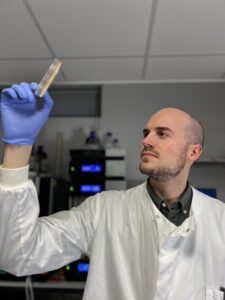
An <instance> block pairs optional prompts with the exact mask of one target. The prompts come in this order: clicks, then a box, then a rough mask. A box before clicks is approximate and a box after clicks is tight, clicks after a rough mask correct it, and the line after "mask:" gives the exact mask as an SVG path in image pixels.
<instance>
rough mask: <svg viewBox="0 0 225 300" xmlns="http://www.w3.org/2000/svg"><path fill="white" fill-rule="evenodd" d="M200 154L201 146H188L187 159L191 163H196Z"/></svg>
mask: <svg viewBox="0 0 225 300" xmlns="http://www.w3.org/2000/svg"><path fill="white" fill-rule="evenodd" d="M201 154H202V146H201V145H200V144H194V145H190V149H189V155H188V158H189V159H190V160H191V161H193V162H194V161H196V160H198V159H199V157H200V156H201Z"/></svg>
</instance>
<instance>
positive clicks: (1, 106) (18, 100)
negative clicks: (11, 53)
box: [0, 82, 53, 145]
mask: <svg viewBox="0 0 225 300" xmlns="http://www.w3.org/2000/svg"><path fill="white" fill-rule="evenodd" d="M37 87H38V84H37V83H35V82H32V83H26V82H22V83H20V84H14V85H12V86H11V87H10V88H6V89H3V90H2V93H1V99H0V111H1V122H2V132H3V133H2V134H3V136H2V140H3V141H4V142H5V143H7V144H14V145H32V144H33V143H34V140H35V138H36V136H37V135H38V133H39V131H40V130H41V128H42V127H43V126H44V124H45V122H46V121H47V119H48V116H49V113H50V111H51V109H52V106H53V101H52V99H51V97H50V95H49V93H48V92H46V93H45V94H44V96H43V103H42V105H41V107H39V108H38V107H37V103H36V96H35V94H34V93H35V91H36V89H37Z"/></svg>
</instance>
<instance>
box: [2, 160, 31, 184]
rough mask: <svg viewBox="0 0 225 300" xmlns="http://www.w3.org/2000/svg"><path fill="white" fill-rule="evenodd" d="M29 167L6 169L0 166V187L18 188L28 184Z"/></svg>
mask: <svg viewBox="0 0 225 300" xmlns="http://www.w3.org/2000/svg"><path fill="white" fill-rule="evenodd" d="M28 178H29V165H27V166H25V167H22V168H17V169H6V168H3V167H2V166H0V185H1V186H2V187H9V188H10V187H14V188H15V187H17V186H21V185H23V184H25V183H27V182H28Z"/></svg>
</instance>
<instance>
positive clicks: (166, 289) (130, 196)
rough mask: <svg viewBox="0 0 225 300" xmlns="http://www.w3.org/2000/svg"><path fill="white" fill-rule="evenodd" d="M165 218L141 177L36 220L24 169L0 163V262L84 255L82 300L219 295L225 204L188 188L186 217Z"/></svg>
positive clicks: (16, 270) (43, 262)
mask: <svg viewBox="0 0 225 300" xmlns="http://www.w3.org/2000/svg"><path fill="white" fill-rule="evenodd" d="M3 173H4V174H3ZM10 182H12V184H10ZM12 185H13V186H14V187H13V186H12ZM170 224H171V223H170V222H169V221H168V220H166V218H165V217H164V216H163V215H162V214H161V213H160V212H159V211H158V210H157V209H156V208H155V207H154V204H153V203H152V201H151V199H150V197H149V194H148V192H147V189H146V183H143V184H141V185H139V186H137V187H135V188H132V189H129V190H127V191H108V192H103V193H100V194H97V195H96V196H93V197H89V198H88V199H87V200H86V201H85V202H84V203H83V204H82V205H81V206H80V207H78V208H73V209H72V210H70V211H64V212H60V213H57V214H54V215H52V216H50V217H42V218H39V219H38V199H37V196H36V191H35V188H34V185H33V183H32V182H31V181H27V168H23V169H20V170H19V171H17V175H16V176H15V171H13V170H8V171H6V170H3V169H0V269H4V270H6V271H8V272H11V273H13V274H16V275H28V274H34V273H43V272H46V271H48V270H53V269H57V268H59V267H61V266H63V265H66V264H68V263H70V262H72V261H74V260H76V259H79V258H80V257H81V255H82V254H86V255H88V256H89V257H90V263H91V267H90V271H89V274H88V279H87V283H86V287H85V292H84V297H83V299H85V300H153V299H154V300H206V299H207V300H212V299H216V300H222V299H223V293H222V292H221V291H220V290H219V289H220V287H221V286H223V287H225V205H224V204H223V203H222V202H221V201H218V200H215V199H212V198H210V197H208V196H205V195H203V194H202V193H200V192H198V191H197V190H195V189H193V200H192V207H191V216H190V217H189V218H188V219H186V220H185V222H184V223H183V224H182V225H181V226H179V227H176V226H175V225H171V226H170ZM167 225H168V226H167Z"/></svg>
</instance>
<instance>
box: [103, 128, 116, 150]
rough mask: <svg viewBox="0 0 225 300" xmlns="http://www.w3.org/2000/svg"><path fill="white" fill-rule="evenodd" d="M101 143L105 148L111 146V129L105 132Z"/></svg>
mask: <svg viewBox="0 0 225 300" xmlns="http://www.w3.org/2000/svg"><path fill="white" fill-rule="evenodd" d="M102 144H103V147H104V148H105V149H107V148H113V134H112V132H111V131H107V132H106V134H105V136H104V139H103V143H102Z"/></svg>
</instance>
